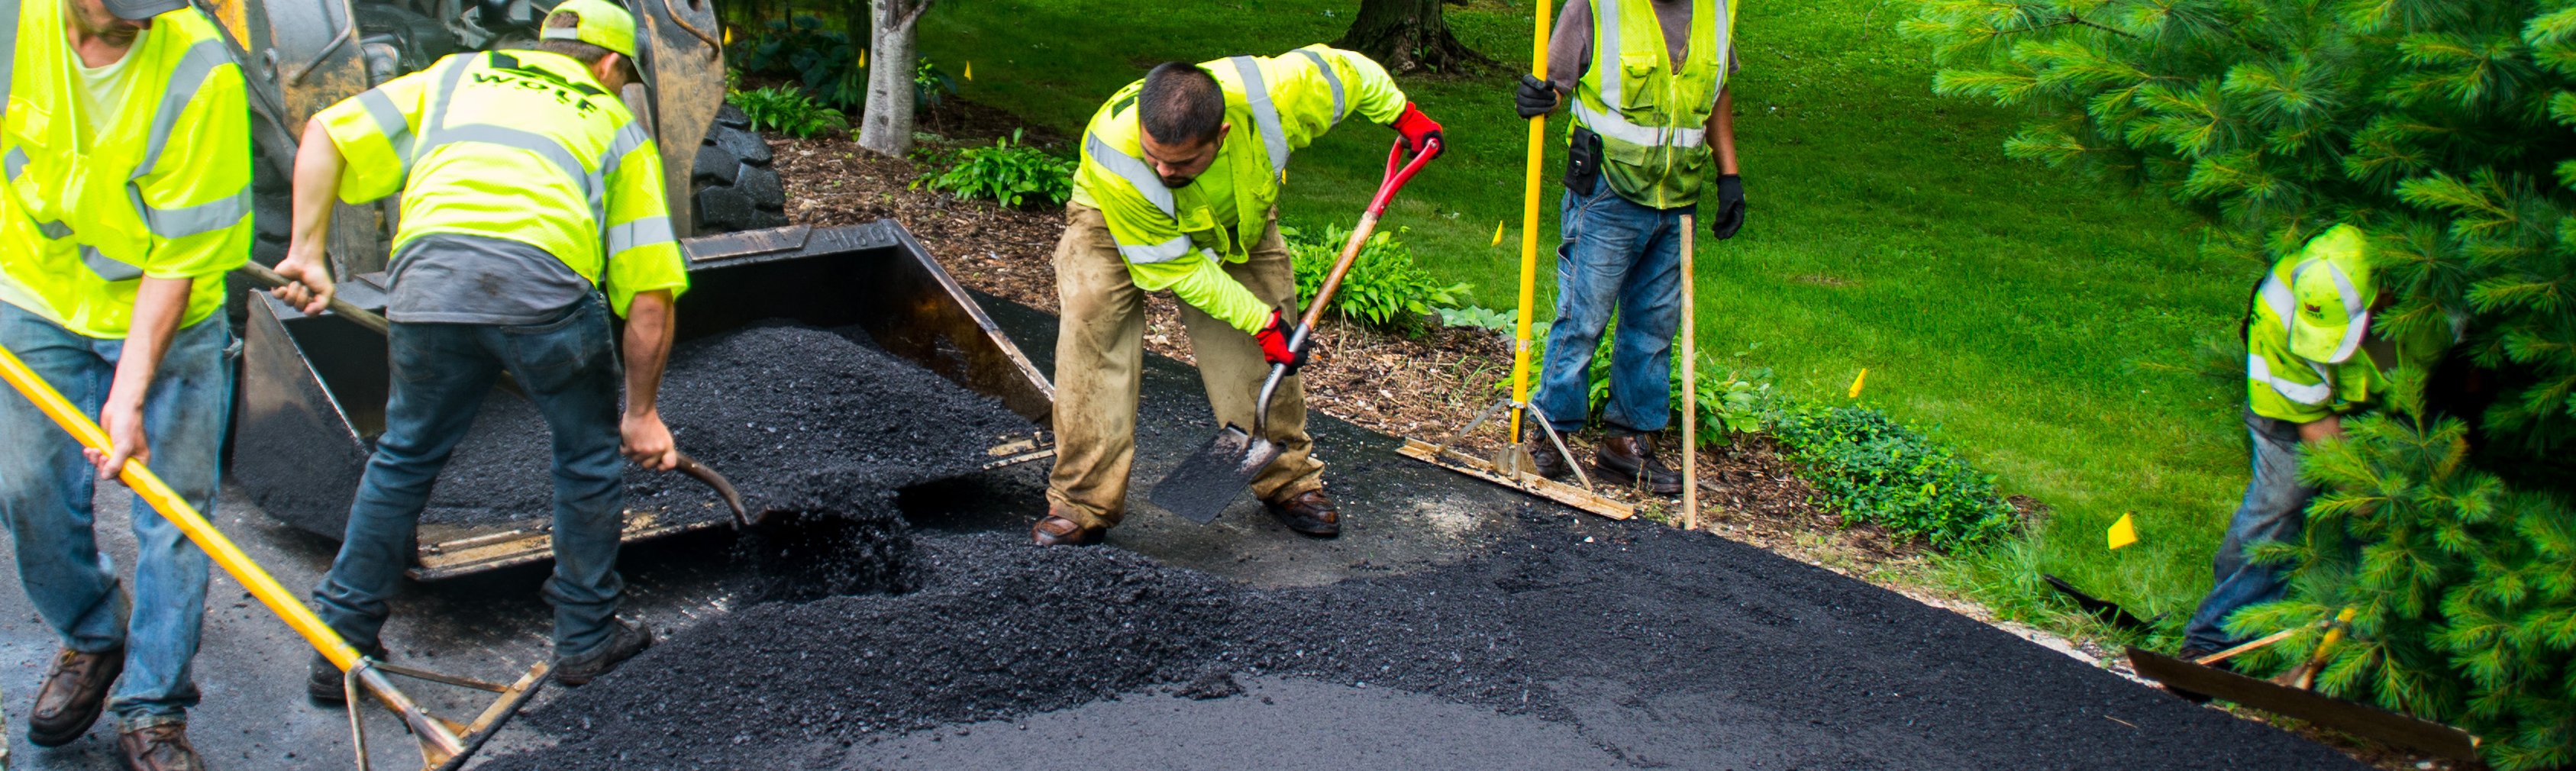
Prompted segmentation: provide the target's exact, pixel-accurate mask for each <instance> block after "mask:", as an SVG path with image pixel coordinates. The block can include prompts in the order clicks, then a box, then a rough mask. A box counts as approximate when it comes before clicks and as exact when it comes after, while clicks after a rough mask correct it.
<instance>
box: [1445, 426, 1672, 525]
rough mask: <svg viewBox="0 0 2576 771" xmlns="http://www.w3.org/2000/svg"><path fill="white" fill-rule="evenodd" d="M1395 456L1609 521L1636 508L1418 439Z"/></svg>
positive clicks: (1635, 511)
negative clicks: (1507, 471) (1512, 472)
mask: <svg viewBox="0 0 2576 771" xmlns="http://www.w3.org/2000/svg"><path fill="white" fill-rule="evenodd" d="M1396 453H1397V454H1399V455H1403V456H1404V457H1407V458H1412V459H1414V460H1418V461H1422V462H1424V463H1429V464H1431V465H1434V466H1439V467H1441V468H1445V469H1448V470H1451V471H1455V472H1458V473H1461V474H1465V475H1468V476H1471V477H1475V478H1477V479H1482V480H1485V481H1487V482H1492V483H1494V484H1498V485H1502V486H1504V487H1509V488H1512V489H1514V490H1519V491H1521V492H1524V493H1528V494H1531V495H1535V496H1538V497H1541V498H1546V499H1548V500H1551V501H1555V502H1557V503H1562V504H1565V505H1567V506H1572V507H1575V508H1578V509H1582V510H1584V511H1588V512H1592V513H1594V514H1599V515H1601V516H1604V517H1609V518H1611V519H1627V518H1629V517H1634V516H1636V515H1637V507H1635V506H1631V505H1629V504H1627V503H1623V502H1620V501H1618V500H1615V499H1612V498H1610V497H1608V496H1605V495H1602V494H1600V493H1595V492H1592V491H1590V490H1586V489H1583V488H1581V487H1577V486H1574V485H1569V484H1566V483H1563V482H1558V481H1555V480H1552V479H1547V478H1544V477H1540V476H1537V475H1534V474H1533V475H1522V476H1519V477H1514V476H1511V475H1507V474H1504V473H1502V472H1501V471H1499V470H1496V469H1495V468H1494V464H1493V462H1491V461H1487V460H1485V459H1483V458H1476V457H1471V456H1468V455H1465V454H1462V453H1457V452H1447V451H1443V450H1442V449H1441V447H1440V446H1439V445H1435V444H1432V443H1430V442H1425V441H1422V440H1420V439H1406V440H1404V446H1403V447H1401V448H1398V449H1397V450H1396Z"/></svg>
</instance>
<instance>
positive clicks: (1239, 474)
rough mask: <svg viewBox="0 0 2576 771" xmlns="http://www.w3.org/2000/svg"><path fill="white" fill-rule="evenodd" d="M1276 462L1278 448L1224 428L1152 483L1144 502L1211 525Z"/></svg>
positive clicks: (1236, 430) (1235, 428)
mask: <svg viewBox="0 0 2576 771" xmlns="http://www.w3.org/2000/svg"><path fill="white" fill-rule="evenodd" d="M1278 458H1279V445H1277V444H1274V443H1272V442H1271V441H1270V440H1268V439H1260V438H1255V437H1253V436H1252V435H1251V434H1248V433H1245V432H1244V430H1243V429H1241V428H1237V427H1234V426H1232V425H1228V426H1226V427H1225V430H1222V431H1218V432H1216V436H1215V437H1213V438H1210V439H1208V443H1207V444H1206V445H1205V446H1202V447H1200V448H1199V451H1198V452H1195V453H1191V454H1190V457H1189V458H1188V459H1186V460H1183V461H1181V465H1179V466H1177V467H1174V468H1173V469H1172V473H1169V474H1165V475H1163V481H1160V482H1156V483H1154V492H1153V494H1152V495H1151V496H1148V500H1151V501H1153V502H1154V505H1156V506H1161V507H1163V508H1165V509H1169V510H1171V512H1172V513H1174V514H1179V515H1181V518H1183V519H1187V520H1189V521H1192V522H1196V523H1199V524H1202V525H1204V524H1207V523H1210V522H1215V521H1216V518H1217V515H1218V514H1222V513H1224V512H1225V507H1226V506H1227V505H1228V504H1232V503H1234V499H1235V497H1236V496H1240V495H1242V494H1243V491H1244V490H1245V489H1246V488H1249V487H1251V486H1252V478H1253V477H1254V476H1257V475H1259V474H1260V473H1261V469H1262V468H1264V467H1267V466H1269V465H1270V462H1271V461H1273V460H1277V459H1278Z"/></svg>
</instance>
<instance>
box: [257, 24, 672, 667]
mask: <svg viewBox="0 0 2576 771" xmlns="http://www.w3.org/2000/svg"><path fill="white" fill-rule="evenodd" d="M541 34H542V36H543V37H542V39H541V40H540V41H539V42H538V43H537V44H536V47H535V50H501V51H490V52H481V53H469V54H457V55H454V56H450V57H447V58H445V59H442V60H440V61H439V62H438V63H437V64H434V65H431V66H430V67H429V69H427V70H423V71H421V72H417V73H413V74H410V75H406V76H403V77H401V78H397V79H394V80H393V81H390V82H387V83H385V84H384V85H381V86H377V87H376V88H375V89H373V90H370V91H367V92H365V93H361V94H359V95H357V96H355V97H352V98H349V99H347V100H344V101H342V102H340V103H339V104H335V105H332V106H331V107H330V108H328V109H325V110H323V111H322V112H320V113H317V114H315V115H314V117H313V120H312V122H311V123H309V124H307V125H306V126H305V129H304V141H303V145H302V149H301V150H300V151H299V152H298V153H297V154H296V158H295V226H294V233H293V234H292V238H293V240H292V242H291V243H290V244H289V246H288V253H287V259H286V261H285V262H283V263H280V264H279V265H278V273H280V274H284V275H286V276H288V277H290V278H297V279H299V280H300V281H301V282H302V284H303V285H300V286H290V287H286V288H283V289H280V290H278V294H279V296H280V298H282V299H285V300H286V301H287V302H289V303H293V304H296V305H298V306H300V307H302V308H303V309H304V312H306V313H315V312H319V311H320V310H321V308H322V304H323V303H324V302H326V300H327V295H328V294H329V292H330V287H331V284H330V278H329V267H328V265H327V262H326V260H325V258H324V255H323V245H324V244H325V243H326V242H328V241H329V238H328V236H329V229H330V209H331V199H332V198H333V196H335V195H336V196H338V197H339V198H340V199H341V200H343V201H347V202H349V203H363V202H366V201H370V200H374V199H376V198H380V197H383V196H386V195H390V194H393V193H395V192H396V191H400V192H401V194H402V227H401V231H400V232H398V233H396V234H395V235H394V243H393V269H392V273H393V278H392V281H393V286H392V291H391V294H390V295H389V296H388V298H387V300H386V308H385V315H386V317H387V319H389V320H390V321H392V322H393V331H392V334H391V337H390V339H389V341H388V343H389V345H390V347H391V349H392V360H393V393H392V395H391V397H390V398H389V399H388V400H387V402H386V404H385V432H384V435H383V436H381V437H379V438H377V440H376V450H375V454H374V455H372V456H370V457H369V458H368V459H367V470H366V473H365V475H364V476H363V477H362V478H361V479H360V481H359V483H358V495H357V499H356V500H355V501H354V502H352V503H351V504H350V506H349V531H348V534H347V535H346V537H345V538H344V539H343V540H342V541H341V543H340V555H339V557H338V558H336V559H334V560H332V562H331V572H330V574H329V575H326V576H324V577H323V579H322V584H321V586H319V587H317V588H315V589H314V591H313V598H314V600H315V602H316V604H318V605H319V606H320V609H321V615H322V618H323V620H324V621H327V622H329V623H330V625H331V628H332V629H334V630H337V631H338V632H339V633H340V635H341V636H342V637H345V638H348V640H349V642H350V644H352V645H355V646H357V647H358V648H359V650H362V651H367V652H369V653H370V654H371V655H376V656H381V655H383V648H382V647H381V645H380V644H379V637H378V633H379V631H380V630H381V629H382V628H383V627H384V623H385V617H386V615H387V614H388V613H389V612H390V609H389V608H388V607H387V606H386V600H387V599H388V598H390V597H391V596H392V595H393V593H394V588H395V584H396V582H397V581H398V580H399V579H400V578H401V577H402V572H403V568H404V566H405V565H408V564H410V561H411V556H412V555H411V548H412V546H411V544H412V529H413V527H414V526H416V525H417V524H418V523H419V521H420V513H421V508H422V507H423V506H424V505H426V504H427V502H428V499H429V493H430V487H431V484H432V482H434V481H435V480H436V479H437V476H438V472H439V469H440V468H441V467H442V466H444V465H446V463H447V459H448V455H449V453H450V452H451V451H453V450H455V449H456V443H457V440H459V439H461V438H463V437H464V436H465V430H466V428H467V427H468V426H470V425H472V424H473V423H474V416H475V414H476V412H477V411H478V410H479V408H480V407H481V405H482V402H483V395H484V394H485V392H487V391H488V390H490V389H491V387H492V384H493V382H494V380H495V379H496V378H497V377H498V376H499V375H500V374H501V373H503V372H507V373H509V375H510V377H511V378H512V379H513V380H514V381H516V383H517V390H519V391H522V392H524V393H525V394H527V398H528V400H529V401H530V402H532V403H534V404H535V406H536V408H537V411H538V412H540V413H542V414H544V415H545V419H546V425H547V426H548V427H549V428H551V429H552V430H553V432H554V482H555V493H554V502H555V512H554V531H553V536H554V557H555V569H554V575H553V576H552V577H551V578H549V579H547V581H546V584H545V595H546V599H547V600H549V601H551V602H553V603H554V607H555V657H556V660H555V666H554V674H555V679H556V680H557V681H559V682H562V683H564V684H566V685H580V684H583V683H586V682H589V681H590V680H591V679H592V678H595V677H598V676H599V675H601V674H603V673H605V672H607V671H608V670H609V669H611V668H613V667H615V666H616V665H617V663H618V662H620V661H624V660H625V659H627V658H628V657H631V656H634V655H635V654H636V653H638V652H640V651H642V650H644V648H645V647H646V646H649V645H651V644H652V642H653V634H652V631H651V630H649V629H646V628H644V627H643V626H641V625H636V624H628V623H626V622H623V621H620V620H618V619H617V618H616V617H615V615H614V613H615V612H616V610H617V601H618V596H619V593H620V592H621V591H622V589H623V582H622V581H621V580H620V578H619V577H618V575H617V569H616V563H617V542H618V531H619V529H620V527H621V525H622V522H621V513H622V512H623V510H624V509H625V501H624V498H625V487H624V483H623V481H622V479H621V476H622V474H621V471H622V468H621V465H620V463H619V460H618V454H619V451H620V444H621V442H622V443H623V450H624V453H625V456H626V457H628V458H631V459H634V461H635V462H636V463H638V464H640V465H643V466H645V467H648V468H652V469H655V470H667V469H670V468H671V467H672V466H673V465H675V463H676V462H677V459H678V453H677V451H675V450H673V449H672V446H671V432H670V429H669V428H667V427H665V426H664V425H663V424H662V418H661V414H660V413H658V412H656V411H655V409H654V390H655V389H656V388H657V387H659V386H660V384H661V380H662V365H663V363H664V360H665V358H666V356H667V355H668V354H669V352H670V344H671V325H672V321H673V315H672V308H671V302H672V299H673V297H674V296H676V295H678V294H679V293H680V292H681V291H683V290H685V289H686V288H687V287H688V275H687V273H686V272H685V267H684V265H683V264H682V262H681V259H680V251H679V246H678V244H677V243H676V242H675V241H674V240H673V239H672V236H671V221H670V217H669V214H670V212H669V208H668V206H667V205H666V203H665V201H664V200H663V193H662V162H661V158H660V157H659V156H658V155H657V151H656V149H655V147H654V144H653V140H652V138H651V137H649V136H647V135H646V134H645V133H644V130H643V128H642V127H641V126H639V125H637V123H636V122H635V117H634V116H633V115H631V114H629V113H628V112H627V109H626V105H625V103H624V102H622V101H620V99H619V98H618V94H619V91H620V90H621V89H623V88H624V87H625V86H626V85H627V84H628V83H632V82H636V80H637V77H638V76H637V73H636V71H635V70H634V69H633V67H634V64H633V58H634V55H635V20H634V18H633V17H631V16H628V15H627V13H626V11H624V10H622V9H620V8H618V7H617V6H614V5H611V4H609V3H608V2H606V0H566V2H564V3H563V4H561V5H558V6H556V7H555V10H554V12H553V13H552V14H550V15H548V16H547V17H546V22H545V27H544V30H543V32H542V33H541ZM603 294H604V295H605V297H603V296H602V295H603ZM611 310H614V311H616V312H617V313H618V315H621V316H624V317H625V318H626V333H625V346H624V348H625V361H624V364H625V366H624V373H625V385H626V405H625V411H624V414H623V417H621V416H620V414H619V410H618V378H619V369H620V368H619V360H618V346H617V345H616V341H613V340H611V339H610V329H611V326H610V323H609V318H608V314H609V311H611ZM527 471H528V473H532V474H533V473H536V472H537V470H536V469H528V470H527ZM312 675H313V676H312V679H311V682H309V683H308V686H309V688H310V690H311V691H312V696H313V698H314V699H316V700H318V701H322V702H326V703H329V702H337V701H339V700H340V698H341V696H340V694H341V688H340V672H339V670H338V669H337V668H335V667H333V666H332V665H331V663H330V662H328V661H326V660H323V659H321V658H319V657H316V658H315V659H314V664H313V673H312Z"/></svg>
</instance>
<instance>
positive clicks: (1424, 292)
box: [1279, 225, 1474, 329]
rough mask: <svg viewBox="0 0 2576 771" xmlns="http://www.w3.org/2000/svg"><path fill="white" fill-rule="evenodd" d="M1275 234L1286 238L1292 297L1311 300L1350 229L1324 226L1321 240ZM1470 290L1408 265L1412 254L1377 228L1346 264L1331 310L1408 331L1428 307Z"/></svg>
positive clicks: (1283, 231)
mask: <svg viewBox="0 0 2576 771" xmlns="http://www.w3.org/2000/svg"><path fill="white" fill-rule="evenodd" d="M1279 234H1280V235H1281V236H1283V237H1285V238H1286V239H1287V241H1288V251H1289V253H1290V255H1291V257H1292V262H1293V264H1294V265H1295V266H1296V270H1297V296H1298V297H1299V298H1309V297H1314V296H1315V291H1316V290H1318V289H1321V288H1323V286H1324V274H1325V273H1327V272H1329V271H1331V270H1332V269H1333V260H1334V259H1336V258H1339V257H1340V256H1341V254H1342V242H1343V241H1346V240H1349V239H1350V236H1351V231H1350V228H1346V227H1342V226H1340V225H1332V226H1329V227H1326V228H1325V229H1324V232H1323V234H1322V237H1321V238H1309V237H1307V236H1306V234H1304V233H1303V232H1300V231H1299V230H1297V229H1296V228H1290V227H1281V228H1280V229H1279ZM1473 288H1474V287H1473V285H1471V284H1467V283H1464V282H1461V283H1456V284H1449V285H1445V286H1444V285H1442V284H1441V283H1440V282H1439V281H1438V280H1436V279H1433V278H1432V277H1431V272H1430V271H1427V270H1423V269H1422V268H1421V266H1418V265H1415V264H1413V250H1412V249H1409V248H1406V247H1405V245H1404V242H1402V241H1398V240H1395V233H1393V232H1388V231H1383V230H1381V231H1378V232H1377V233H1376V234H1375V235H1371V236H1369V239H1368V242H1367V243H1366V244H1364V245H1362V246H1361V247H1360V255H1359V257H1358V258H1357V259H1354V260H1352V261H1351V270H1350V273H1348V274H1346V275H1344V276H1343V277H1342V286H1341V289H1339V290H1336V294H1334V295H1333V310H1334V311H1336V312H1338V313H1340V314H1341V315H1342V316H1343V317H1344V318H1348V319H1351V320H1353V321H1357V322H1360V323H1364V324H1368V325H1371V326H1378V327H1392V328H1398V329H1411V328H1413V327H1414V326H1415V325H1418V324H1420V323H1421V320H1422V317H1424V316H1428V315H1430V314H1431V310H1432V309H1433V308H1437V307H1441V306H1446V305H1451V304H1455V303H1457V302H1458V299H1459V298H1460V297H1463V296H1465V295H1466V294H1467V292H1468V291H1469V290H1470V289H1473Z"/></svg>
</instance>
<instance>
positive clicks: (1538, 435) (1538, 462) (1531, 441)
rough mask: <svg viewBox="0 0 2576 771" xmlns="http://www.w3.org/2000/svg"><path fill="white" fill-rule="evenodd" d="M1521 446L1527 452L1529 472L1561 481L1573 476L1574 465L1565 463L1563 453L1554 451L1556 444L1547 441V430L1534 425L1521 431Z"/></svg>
mask: <svg viewBox="0 0 2576 771" xmlns="http://www.w3.org/2000/svg"><path fill="white" fill-rule="evenodd" d="M1521 444H1522V445H1523V446H1524V447H1526V448H1527V449H1528V450H1529V454H1530V470H1531V471H1536V472H1538V475H1539V476H1542V477H1546V478H1548V479H1557V480H1562V479H1564V478H1566V477H1569V476H1573V475H1574V465H1573V464H1570V463H1566V462H1565V453H1561V452H1557V451H1556V443H1555V442H1551V441H1548V440H1547V429H1543V428H1540V427H1538V426H1536V425H1531V426H1528V427H1527V428H1524V429H1522V431H1521Z"/></svg>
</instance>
